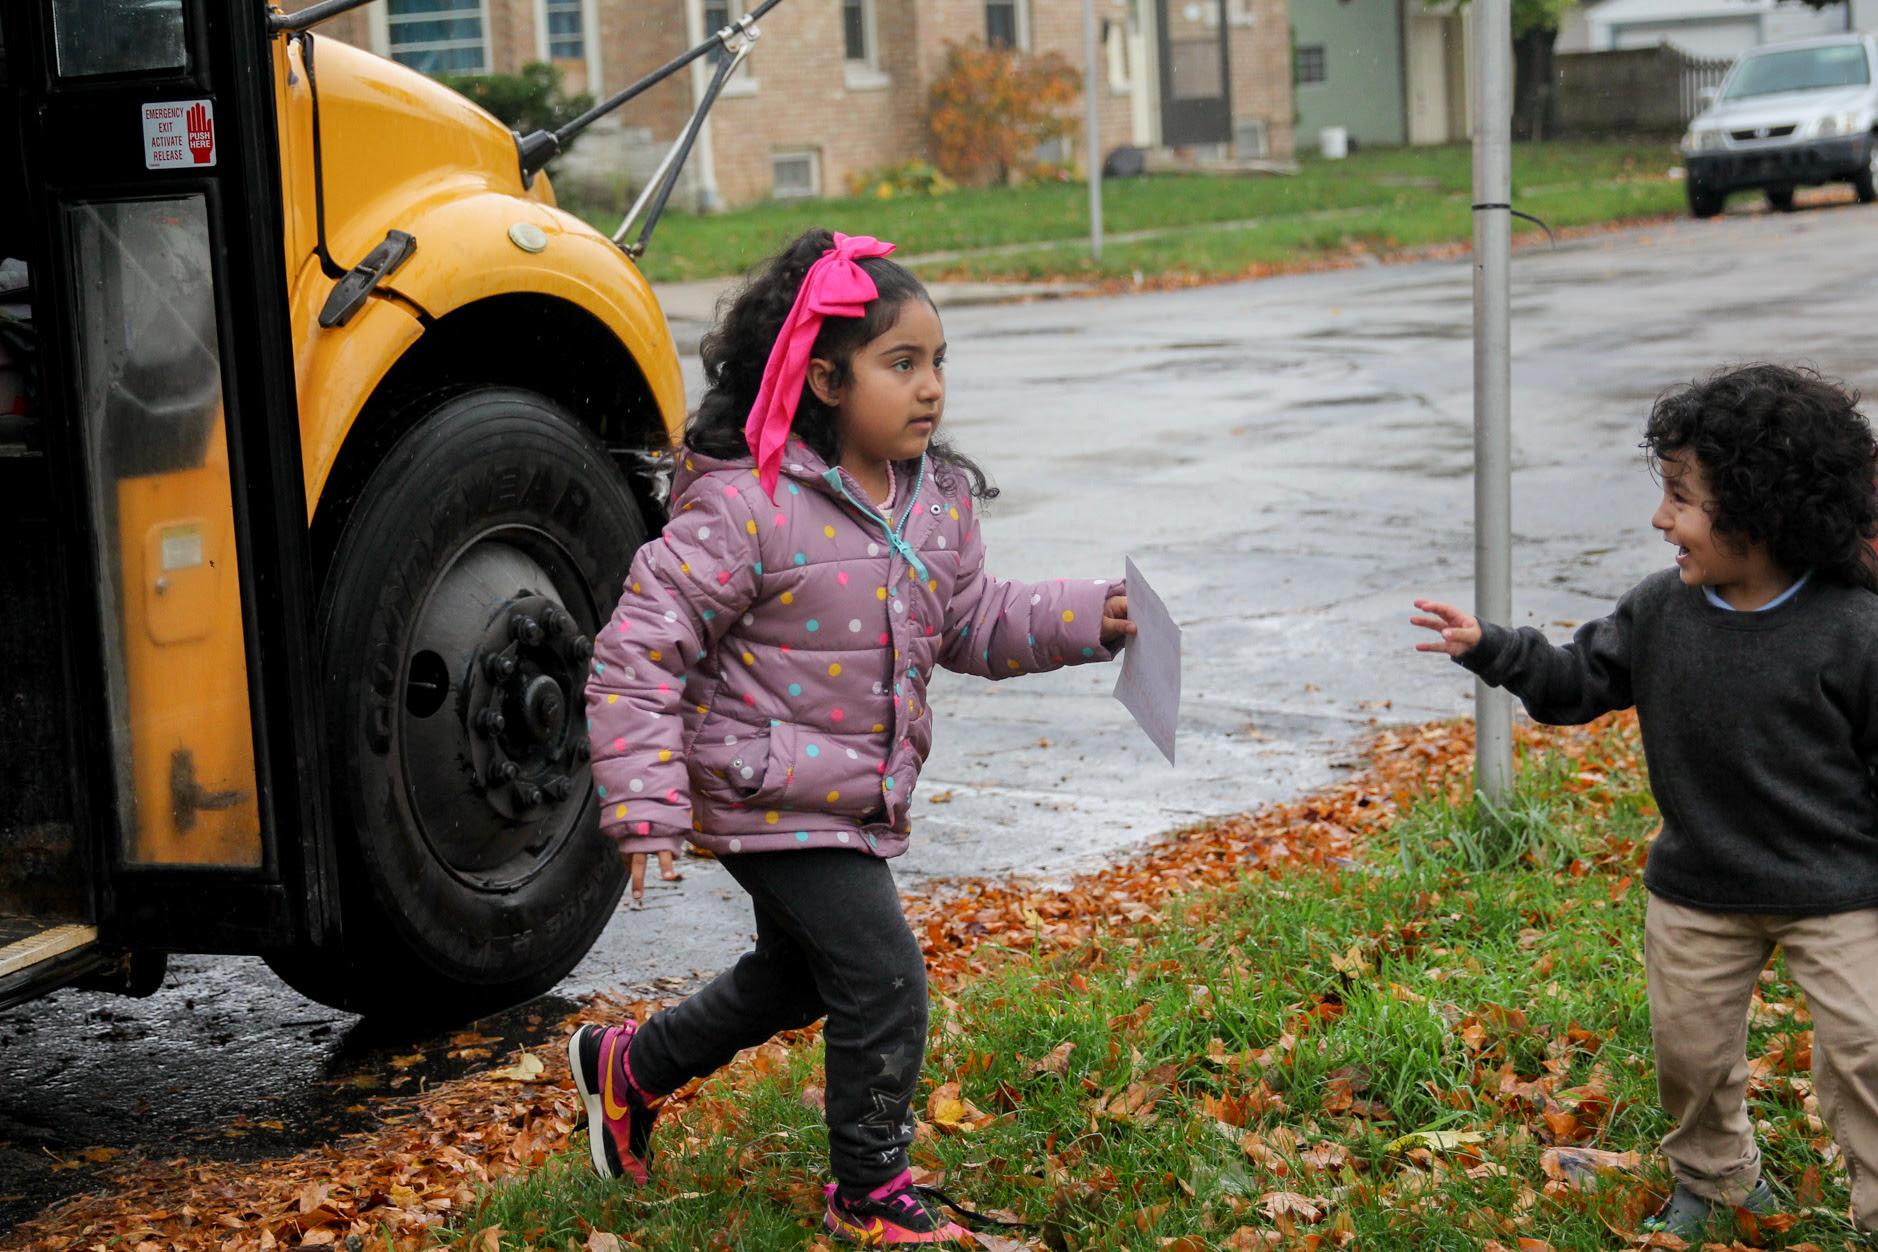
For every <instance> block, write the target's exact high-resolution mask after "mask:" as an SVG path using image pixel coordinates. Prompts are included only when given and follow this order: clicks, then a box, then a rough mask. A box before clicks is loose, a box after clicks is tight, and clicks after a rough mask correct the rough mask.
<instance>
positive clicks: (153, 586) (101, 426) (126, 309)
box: [66, 195, 261, 866]
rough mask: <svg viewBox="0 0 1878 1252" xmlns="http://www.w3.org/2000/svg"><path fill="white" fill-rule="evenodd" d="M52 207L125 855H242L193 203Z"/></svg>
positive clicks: (253, 837)
mask: <svg viewBox="0 0 1878 1252" xmlns="http://www.w3.org/2000/svg"><path fill="white" fill-rule="evenodd" d="M66 217H67V223H66V224H67V238H68V239H69V240H70V247H71V251H72V257H71V262H72V266H73V274H74V275H75V277H76V279H77V286H78V291H79V293H80V299H79V308H78V310H77V318H76V331H77V336H78V348H79V373H80V379H79V382H80V388H79V389H80V398H81V410H82V412H81V420H82V428H83V432H84V442H85V447H86V455H87V457H88V459H89V462H90V467H91V474H90V477H91V481H92V483H93V484H94V489H93V500H92V512H93V524H94V533H95V535H96V542H97V545H98V568H99V571H100V586H99V601H100V604H101V605H102V607H103V610H104V614H105V621H104V639H103V644H104V647H103V651H104V655H105V658H106V668H107V671H108V672H107V674H106V679H107V684H108V690H109V709H110V721H111V725H110V727H109V732H110V733H109V735H108V737H99V738H97V739H95V740H94V741H95V742H96V743H97V744H98V750H99V751H109V752H111V753H112V765H113V768H114V770H115V773H116V777H117V783H118V786H117V794H118V796H119V804H120V808H119V814H118V819H119V827H120V831H121V835H122V838H123V847H124V858H125V860H126V861H127V862H129V863H132V864H156V865H218V866H254V865H259V864H260V860H261V841H260V818H259V814H258V810H257V806H256V794H255V792H256V787H255V765H254V738H253V728H252V723H251V721H250V714H249V701H248V675H247V661H246V656H247V653H246V647H245V637H244V634H243V626H242V612H241V593H240V588H241V583H240V578H239V575H238V572H237V563H236V562H237V557H236V552H235V539H234V506H233V499H232V490H231V481H230V478H229V459H228V446H227V441H226V432H225V426H224V422H223V411H222V381H221V380H222V372H221V354H220V348H219V342H218V338H217V329H216V302H215V289H214V278H213V269H212V265H211V250H210V244H209V238H210V236H209V217H208V205H207V202H206V201H205V199H204V198H203V197H202V196H200V195H182V196H173V197H165V198H160V199H148V200H118V201H95V202H87V203H79V204H73V205H70V206H68V208H67V210H66ZM83 737H84V736H82V735H81V738H83Z"/></svg>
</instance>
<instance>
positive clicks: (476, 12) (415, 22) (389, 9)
mask: <svg viewBox="0 0 1878 1252" xmlns="http://www.w3.org/2000/svg"><path fill="white" fill-rule="evenodd" d="M483 32H484V26H483V2H482V0H390V3H389V4H388V5H387V6H386V13H385V34H386V42H387V44H388V45H389V48H390V52H391V58H392V60H394V61H401V62H403V63H404V64H406V65H408V66H410V67H411V68H412V69H414V70H418V71H420V72H422V73H425V74H481V73H483V72H485V71H486V70H487V69H488V68H489V55H488V45H487V44H486V43H485V42H484V39H483Z"/></svg>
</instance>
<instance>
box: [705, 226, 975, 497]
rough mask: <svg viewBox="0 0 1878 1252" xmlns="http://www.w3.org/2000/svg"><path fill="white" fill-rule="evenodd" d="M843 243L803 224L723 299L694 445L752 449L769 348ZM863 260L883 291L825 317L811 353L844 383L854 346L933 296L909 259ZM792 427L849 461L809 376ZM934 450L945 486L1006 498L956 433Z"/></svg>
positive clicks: (718, 453)
mask: <svg viewBox="0 0 1878 1252" xmlns="http://www.w3.org/2000/svg"><path fill="white" fill-rule="evenodd" d="M834 246H835V236H834V234H833V232H831V231H828V230H825V229H823V228H822V227H819V226H817V227H812V228H811V229H809V230H807V231H804V232H803V233H802V234H801V235H798V236H797V237H796V238H795V240H794V241H792V242H791V243H790V244H789V246H788V247H786V248H784V249H783V250H782V252H781V253H779V254H778V255H777V256H775V257H774V258H772V259H771V260H769V261H768V262H766V263H764V265H763V266H762V267H761V268H760V269H758V270H757V271H756V272H754V273H753V274H752V275H751V277H750V279H749V281H748V282H746V283H745V284H744V285H743V287H742V288H740V289H739V290H738V291H737V292H736V293H735V294H734V295H733V296H731V297H730V298H729V307H728V308H725V307H723V306H722V305H720V306H719V310H720V311H719V313H718V320H717V325H716V327H715V328H713V329H712V331H711V333H710V334H708V335H706V336H705V337H704V341H703V343H702V344H701V345H700V349H699V352H700V355H701V356H702V357H703V360H704V382H705V392H704V399H703V400H701V401H699V403H698V411H697V413H696V414H695V415H694V416H693V417H692V419H691V424H690V425H689V426H688V427H687V428H686V430H685V444H686V445H687V446H688V447H691V448H694V449H696V450H697V451H699V452H702V453H704V454H705V455H706V456H712V457H717V458H719V459H723V460H732V459H735V458H737V457H742V456H747V455H749V452H750V445H749V444H748V443H747V442H746V441H745V439H744V436H743V427H744V423H745V422H746V421H747V420H748V419H749V416H750V408H751V406H752V405H754V404H755V403H756V393H757V392H758V391H759V390H760V389H761V388H762V385H763V369H764V367H765V366H766V365H767V364H768V363H769V354H770V349H771V348H773V347H774V346H775V344H776V336H777V335H778V334H779V333H780V332H781V331H782V325H783V322H784V321H785V320H787V318H788V316H789V310H790V308H791V307H792V306H793V305H794V304H795V300H796V293H797V292H798V291H800V290H801V288H802V280H803V279H804V278H805V277H807V276H808V272H809V267H810V266H811V265H813V264H815V262H816V261H817V260H819V259H820V258H821V255H822V254H823V253H824V252H826V251H828V250H829V249H830V248H832V247H834ZM859 264H860V267H861V268H862V269H863V270H865V271H866V272H867V276H868V277H869V278H871V279H873V280H874V287H875V290H876V291H878V292H879V298H878V299H876V300H874V301H873V302H872V303H870V304H869V305H868V306H867V312H866V313H865V314H863V315H862V316H861V317H831V318H828V319H827V320H826V321H824V322H823V323H822V329H821V333H820V334H818V335H816V337H815V344H814V346H813V347H812V348H811V349H810V353H809V354H810V356H812V357H821V358H823V359H825V360H830V361H833V362H834V363H835V365H836V367H837V374H836V380H837V383H838V384H839V383H845V382H846V381H847V378H848V367H849V364H850V363H851V362H852V361H853V359H854V353H855V350H856V349H858V348H860V347H861V346H862V345H864V344H867V343H869V342H871V341H873V340H875V339H877V338H879V337H880V336H881V335H884V334H886V333H887V332H888V331H889V330H891V329H893V325H894V323H895V322H896V321H898V320H899V317H900V309H901V307H902V306H903V305H905V304H906V303H907V302H908V301H909V300H924V301H925V302H926V303H927V304H929V305H930V304H931V303H932V296H931V295H930V294H928V293H927V291H926V287H925V284H923V283H921V282H920V281H919V279H917V278H915V277H913V275H912V274H911V273H910V272H909V271H908V270H907V269H906V268H905V267H904V266H901V265H897V264H895V263H894V262H893V261H891V260H888V259H887V258H886V257H868V258H866V259H864V260H862V261H861V262H859ZM793 429H794V431H795V433H796V434H797V435H799V436H801V438H802V441H803V442H804V443H806V444H808V445H809V447H811V448H813V449H814V450H815V454H816V455H817V456H819V457H821V458H822V459H823V460H824V461H826V462H828V463H829V464H830V465H833V464H835V463H836V461H838V460H839V459H840V457H841V435H840V431H839V430H838V429H837V427H836V424H835V411H834V410H833V409H831V408H829V407H828V406H827V405H825V404H823V403H822V402H821V400H820V399H818V398H817V397H816V395H815V391H814V389H813V388H812V387H810V386H809V385H808V383H807V381H806V380H805V381H804V382H803V385H802V400H801V403H800V404H799V405H798V406H797V408H796V418H795V425H794V428H793ZM927 457H928V460H929V461H930V463H931V465H932V467H933V474H934V477H935V479H936V480H937V481H938V482H939V483H940V484H941V485H942V486H944V487H947V488H949V489H955V488H956V487H957V486H958V485H959V484H960V483H961V482H962V483H963V485H964V486H965V487H966V489H967V490H969V491H970V493H971V494H972V496H973V497H975V498H977V499H982V500H989V499H993V498H994V497H996V496H997V494H998V489H997V488H996V487H994V486H992V485H991V482H990V480H989V479H988V478H987V477H986V475H985V472H984V471H983V470H982V469H980V468H979V467H978V465H977V464H976V463H975V462H974V461H973V460H972V459H971V458H970V457H968V456H966V455H965V454H964V453H962V452H960V451H958V449H956V448H954V447H953V446H952V444H951V441H950V440H948V439H945V438H943V437H935V438H934V439H933V440H932V442H931V443H930V444H928V445H927Z"/></svg>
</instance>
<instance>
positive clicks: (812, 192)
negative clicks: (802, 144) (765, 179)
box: [769, 149, 822, 200]
mask: <svg viewBox="0 0 1878 1252" xmlns="http://www.w3.org/2000/svg"><path fill="white" fill-rule="evenodd" d="M769 172H770V194H771V195H772V196H774V197H775V198H776V199H778V200H804V199H808V198H810V197H812V196H819V195H821V194H822V163H821V159H820V157H819V156H818V155H817V154H816V153H815V151H814V150H813V149H810V150H807V151H802V152H776V153H772V154H771V155H770V159H769Z"/></svg>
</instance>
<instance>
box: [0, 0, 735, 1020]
mask: <svg viewBox="0 0 1878 1252" xmlns="http://www.w3.org/2000/svg"><path fill="white" fill-rule="evenodd" d="M358 2H359V0H327V2H326V3H324V4H318V5H314V6H312V7H311V8H309V9H307V10H304V11H302V12H301V13H298V14H291V15H290V14H283V13H280V12H278V11H269V10H268V9H266V8H264V7H263V6H262V5H261V4H260V3H259V0H252V2H251V0H17V2H16V3H15V2H11V0H10V2H9V3H8V4H7V5H5V6H3V7H0V39H3V41H4V43H3V46H0V75H4V82H3V84H0V110H3V113H4V115H3V116H0V140H4V142H6V143H7V144H8V145H9V147H8V150H7V152H6V155H5V157H4V159H0V169H4V170H5V176H6V177H7V178H8V179H9V181H10V185H8V186H7V187H6V188H5V193H4V194H3V195H0V533H5V534H6V535H7V536H9V538H10V540H11V542H10V543H8V544H7V545H6V547H5V549H4V550H0V1005H5V1004H10V1003H14V1002H16V1001H19V1000H22V999H25V998H28V997H30V996H33V995H37V994H40V993H43V992H44V991H46V990H49V989H51V988H53V987H56V986H60V985H66V984H70V983H78V984H80V985H85V986H93V987H102V988H108V989H114V990H121V991H130V992H138V991H148V990H150V989H151V988H153V987H154V986H155V985H156V982H157V981H158V980H159V979H160V976H161V972H162V970H163V966H164V960H165V956H166V954H167V953H171V952H185V951H194V952H249V953H259V954H262V955H264V956H265V957H266V958H267V960H268V962H269V964H270V965H271V966H272V967H273V968H274V969H275V970H276V971H277V972H278V973H280V974H281V976H282V977H284V978H285V979H286V980H287V981H288V982H289V983H291V984H292V985H293V986H294V987H296V988H298V989H299V990H301V991H302V992H304V993H306V994H308V995H310V996H312V997H313V998H315V999H318V1000H320V1001H323V1002H325V1003H328V1004H332V1005H336V1006H339V1007H342V1008H346V1009H350V1010H354V1011H358V1012H364V1013H371V1014H378V1015H381V1016H392V1015H396V1016H414V1015H463V1014H468V1013H473V1012H475V1011H478V1010H481V1009H486V1008H489V1007H493V1006H496V1005H500V1004H504V1003H512V1002H515V1001H517V1000H520V999H523V998H526V997H527V996H529V995H532V994H535V993H537V992H539V991H541V990H544V989H545V988H546V987H548V986H550V985H552V983H553V982H554V981H555V980H557V979H558V978H559V977H560V976H561V975H563V974H564V973H566V972H567V970H568V969H570V968H571V967H572V966H573V964H574V963H575V962H576V961H577V960H578V959H579V958H580V957H581V956H582V955H583V954H584V953H585V952H586V951H587V949H588V948H589V947H590V946H591V945H592V943H593V941H594V940H595V938H597V936H598V935H599V933H600V931H601V929H602V928H603V927H604V925H605V924H606V921H607V919H608V917H609V916H610V915H611V913H612V911H613V909H614V907H615V905H616V904H617V901H618V899H619V896H620V893H621V890H622V886H623V882H622V876H621V873H620V869H619V866H618V860H617V857H616V856H615V854H614V852H613V850H612V848H611V847H610V845H609V844H608V843H607V842H606V841H605V840H604V839H603V838H602V837H601V836H600V835H599V834H598V832H597V828H596V823H595V812H594V808H593V801H592V798H591V790H592V789H591V787H590V785H589V781H588V774H587V768H586V761H587V754H588V748H587V740H586V728H585V722H584V717H583V714H582V697H581V691H582V687H583V685H584V683H585V679H586V674H587V670H588V668H589V658H590V656H591V653H592V646H593V645H592V636H593V633H594V631H596V630H597V629H599V628H600V626H601V625H602V624H603V623H604V622H605V621H606V619H607V616H608V614H609V612H610V610H611V606H612V602H613V600H614V598H615V596H616V595H617V590H618V586H619V583H620V579H621V576H622V575H623V573H624V571H625V569H626V568H627V565H628V564H629V563H630V561H631V559H632V555H633V552H634V550H635V549H636V548H637V547H638V545H639V544H640V543H641V542H643V541H644V539H645V538H646V536H647V534H648V533H652V532H654V531H656V528H657V527H658V525H659V524H660V520H661V519H660V515H659V506H658V503H657V497H656V492H655V488H654V485H653V480H652V477H651V471H650V469H649V468H648V467H649V466H650V464H651V457H650V456H649V454H651V453H654V452H656V451H657V450H659V449H661V448H663V447H665V446H667V445H668V443H669V442H670V441H671V439H672V437H673V435H674V434H675V432H676V431H677V430H678V428H679V424H680V423H681V421H682V419H683V413H684V400H683V388H682V384H681V381H680V375H679V365H678V359H677V354H676V351H675V349H674V347H673V343H672V339H671V335H670V332H669V330H668V329H667V327H666V323H665V320H664V317H663V316H662V314H661V312H660V310H659V306H658V303H657V301H656V299H655V298H654V296H653V293H652V291H651V289H650V288H649V287H648V285H647V283H646V281H645V279H644V278H643V276H642V275H641V274H640V272H639V270H638V268H637V266H636V265H635V264H634V260H633V256H632V253H633V252H634V251H635V249H642V248H643V246H644V243H645V238H646V233H649V230H650V223H651V221H655V220H656V217H657V213H658V212H659V211H660V210H662V209H663V207H664V202H665V199H666V198H667V197H668V196H669V194H670V192H671V185H672V180H673V179H675V178H676V177H677V173H678V169H679V167H680V166H682V164H683V159H684V154H685V153H686V152H687V151H688V150H689V147H690V142H691V140H692V139H693V138H695V135H696V128H697V126H698V124H699V123H700V122H701V120H702V116H703V112H704V110H705V109H708V107H709V104H710V102H711V100H713V99H715V96H716V92H717V89H718V88H720V87H721V85H722V82H723V80H724V78H725V77H726V76H727V75H728V74H729V73H730V72H732V71H733V70H734V68H735V66H736V64H737V63H738V62H740V61H741V59H742V57H743V56H744V55H747V53H748V51H749V45H750V42H751V41H752V40H753V39H754V36H755V28H754V24H753V23H752V22H749V21H746V22H745V23H744V24H743V25H742V26H741V27H733V28H729V29H727V30H726V31H724V32H720V33H719V35H718V36H717V37H715V38H714V40H713V41H712V43H710V44H707V45H705V46H704V47H701V48H700V49H697V50H694V51H693V52H692V53H689V54H687V56H686V57H684V58H680V59H679V60H678V61H675V62H673V64H672V65H671V66H668V67H666V69H665V70H664V71H661V75H659V76H662V75H663V74H664V73H669V72H673V71H674V70H675V69H676V68H677V67H678V66H679V65H680V64H682V63H684V62H686V61H688V60H690V59H691V58H693V57H695V56H699V55H707V54H715V56H716V59H717V63H718V72H717V75H716V76H715V77H714V78H713V79H712V88H711V89H710V90H709V91H708V92H706V93H705V96H704V100H703V104H702V105H701V108H700V111H699V113H698V115H697V116H696V117H694V119H693V122H692V124H691V125H690V126H689V127H688V128H687V129H686V131H685V133H684V135H683V136H681V140H680V143H679V144H678V145H676V146H675V149H674V152H673V159H672V160H671V161H669V162H668V163H667V166H666V168H665V171H664V174H663V176H662V178H661V179H660V180H659V181H657V182H656V183H655V185H654V187H652V188H649V189H648V196H647V199H646V201H645V202H642V203H649V205H650V208H651V218H649V219H648V222H647V226H646V233H642V234H641V236H640V238H639V240H638V242H637V244H635V245H631V246H628V247H626V248H622V247H621V246H619V245H617V244H616V243H615V242H614V241H613V240H611V239H609V238H607V237H606V236H605V235H603V234H601V233H599V232H598V231H596V230H594V229H593V228H592V227H590V226H588V225H587V224H585V223H584V222H582V221H581V220H579V219H578V218H576V217H574V216H572V215H571V214H569V213H566V212H564V211H562V210H560V209H559V208H557V207H556V204H555V199H554V194H553V191H552V189H551V187H550V184H549V180H548V179H547V177H546V176H545V175H544V174H543V173H542V172H541V169H542V166H543V165H544V164H545V163H546V161H547V159H548V158H550V157H551V156H553V155H554V153H555V152H556V151H558V150H559V146H560V144H561V143H564V142H565V141H566V139H567V138H568V137H569V135H571V133H572V131H571V130H564V132H563V133H560V134H547V133H537V134H534V135H530V136H527V137H518V136H517V135H515V134H514V133H513V132H511V131H510V130H509V129H508V128H506V127H505V126H504V125H502V124H501V123H500V122H498V121H496V120H495V119H493V118H491V117H490V116H488V115H487V114H485V113H483V112H482V111H481V110H479V109H478V108H476V107H475V106H474V105H472V104H470V103H469V102H468V101H466V100H464V99H463V98H462V97H461V96H458V95H456V94H454V93H453V92H450V91H449V90H447V89H445V88H443V87H441V86H440V85H438V84H436V83H434V82H432V81H431V80H429V79H427V78H425V77H423V76H422V75H419V74H417V73H415V72H412V71H410V70H407V69H405V68H404V67H402V66H399V65H396V64H393V63H391V62H388V61H385V60H382V59H380V58H377V57H374V56H372V55H370V54H368V53H365V52H361V51H359V50H357V49H355V48H352V47H349V46H347V45H345V44H342V43H339V42H337V41H334V40H331V39H326V38H322V37H321V36H320V35H319V33H318V31H317V29H315V27H316V25H317V22H318V21H319V20H320V19H321V18H323V17H324V16H327V15H330V14H331V13H333V12H337V11H340V10H342V9H344V8H348V7H352V6H353V5H354V4H356V3H358ZM659 76H653V77H649V78H648V79H647V80H643V81H642V82H641V83H640V84H635V86H634V87H633V88H629V89H628V90H627V91H626V92H623V93H621V94H620V96H618V97H615V99H614V100H613V101H610V102H608V104H607V105H606V106H603V108H602V109H598V110H596V111H595V114H596V115H597V114H598V113H599V112H601V111H604V108H606V107H617V104H619V103H623V102H624V101H625V100H626V99H629V98H630V97H631V96H632V95H633V94H636V92H637V91H638V90H642V89H643V88H644V86H646V85H649V84H650V82H652V81H656V78H657V77H659ZM589 120H591V117H589V118H587V119H583V120H582V121H581V122H580V124H582V125H584V124H585V122H586V121H589ZM622 229H624V228H622Z"/></svg>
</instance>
